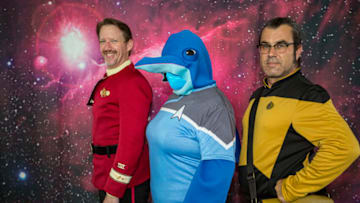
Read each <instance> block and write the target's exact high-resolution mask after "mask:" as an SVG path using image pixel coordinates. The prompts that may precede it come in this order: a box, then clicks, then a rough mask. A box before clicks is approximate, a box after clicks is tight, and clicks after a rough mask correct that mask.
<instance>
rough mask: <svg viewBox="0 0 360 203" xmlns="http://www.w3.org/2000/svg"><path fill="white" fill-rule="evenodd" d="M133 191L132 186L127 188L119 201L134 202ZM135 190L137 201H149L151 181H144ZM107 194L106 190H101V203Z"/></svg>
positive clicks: (145, 202)
mask: <svg viewBox="0 0 360 203" xmlns="http://www.w3.org/2000/svg"><path fill="white" fill-rule="evenodd" d="M131 191H132V188H128V189H126V191H125V194H124V196H123V197H122V198H121V199H119V203H134V202H132V201H131ZM134 192H135V194H134V197H135V203H147V201H148V198H149V193H150V181H149V180H147V181H145V182H144V183H141V184H140V185H137V186H135V187H134ZM105 196H106V192H105V191H104V190H99V198H100V203H102V202H103V201H104V199H105Z"/></svg>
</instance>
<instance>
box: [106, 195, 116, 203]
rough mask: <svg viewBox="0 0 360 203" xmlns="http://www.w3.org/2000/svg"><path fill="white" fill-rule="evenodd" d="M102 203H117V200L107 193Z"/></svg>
mask: <svg viewBox="0 0 360 203" xmlns="http://www.w3.org/2000/svg"><path fill="white" fill-rule="evenodd" d="M103 203H119V198H117V197H115V196H113V195H110V194H109V193H106V196H105V199H104V201H103Z"/></svg>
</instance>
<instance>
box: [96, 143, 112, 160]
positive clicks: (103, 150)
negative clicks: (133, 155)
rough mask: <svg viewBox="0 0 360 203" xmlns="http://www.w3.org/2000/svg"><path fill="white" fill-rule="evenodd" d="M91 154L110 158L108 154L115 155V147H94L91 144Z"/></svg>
mask: <svg viewBox="0 0 360 203" xmlns="http://www.w3.org/2000/svg"><path fill="white" fill-rule="evenodd" d="M91 148H92V152H93V154H99V155H105V154H107V156H108V157H109V158H110V154H115V153H116V149H117V145H109V146H95V145H93V144H91Z"/></svg>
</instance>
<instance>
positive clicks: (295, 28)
mask: <svg viewBox="0 0 360 203" xmlns="http://www.w3.org/2000/svg"><path fill="white" fill-rule="evenodd" d="M281 25H288V26H290V27H291V31H292V36H293V40H294V47H295V49H294V56H295V50H297V49H298V48H299V46H300V45H301V44H302V32H301V27H300V26H299V25H298V24H297V23H296V22H295V21H293V20H292V19H291V18H288V17H277V18H273V19H271V20H269V21H267V22H266V23H265V25H264V27H263V28H262V29H261V32H260V36H259V44H260V40H261V35H262V32H263V31H264V29H265V28H267V27H268V28H274V29H275V28H278V27H280V26H281ZM300 63H301V57H299V59H298V60H297V66H300Z"/></svg>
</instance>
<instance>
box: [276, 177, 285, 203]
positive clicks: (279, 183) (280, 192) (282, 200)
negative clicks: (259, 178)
mask: <svg viewBox="0 0 360 203" xmlns="http://www.w3.org/2000/svg"><path fill="white" fill-rule="evenodd" d="M282 183H283V179H281V180H278V181H277V182H276V185H275V190H276V195H277V198H278V199H279V200H280V202H281V203H287V201H285V199H284V196H283V194H282V191H281V187H282Z"/></svg>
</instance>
